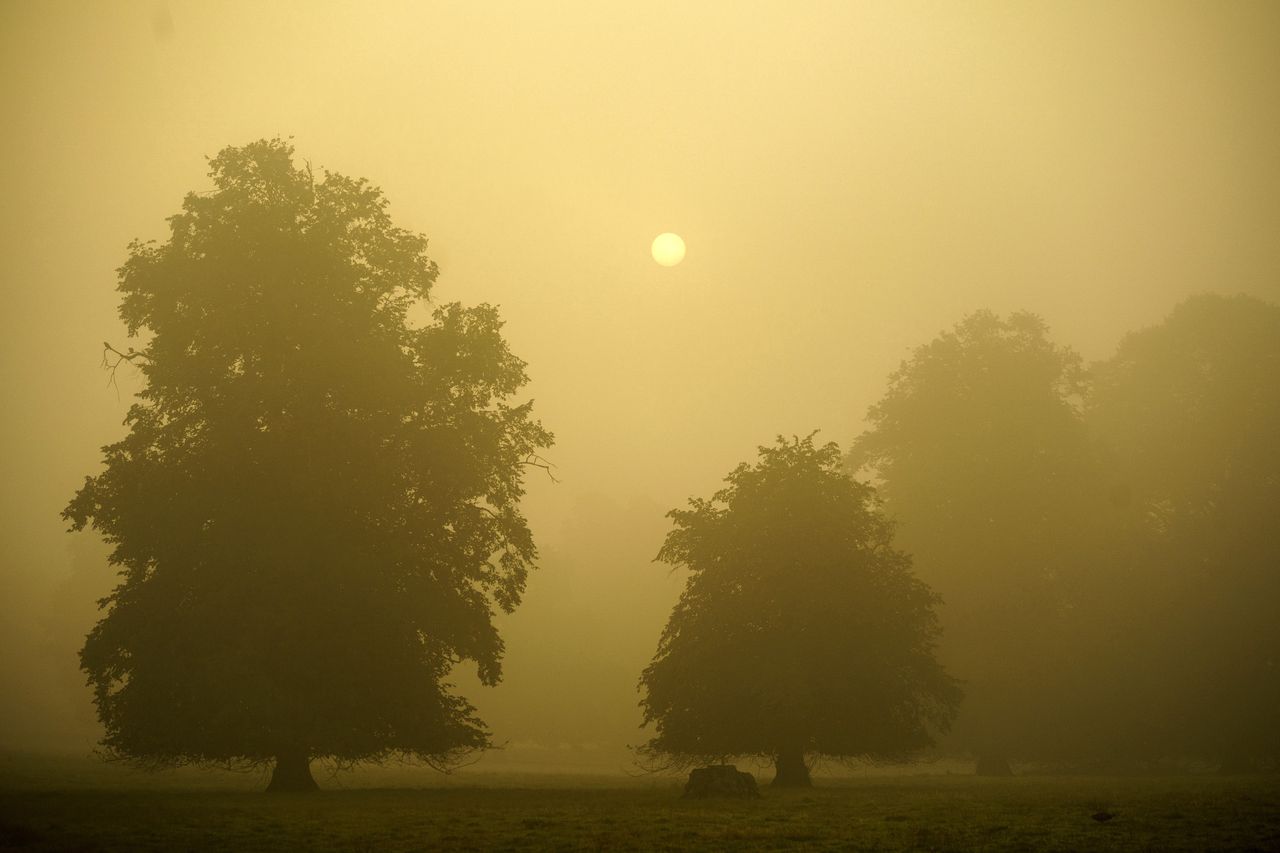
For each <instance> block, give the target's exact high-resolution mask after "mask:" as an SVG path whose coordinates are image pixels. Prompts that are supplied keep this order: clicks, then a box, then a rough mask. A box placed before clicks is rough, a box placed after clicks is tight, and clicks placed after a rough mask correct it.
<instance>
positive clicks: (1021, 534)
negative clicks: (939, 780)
mask: <svg viewBox="0 0 1280 853" xmlns="http://www.w3.org/2000/svg"><path fill="white" fill-rule="evenodd" d="M1083 378H1084V376H1083V371H1082V369H1081V367H1080V360H1079V357H1078V356H1076V355H1075V354H1074V353H1073V352H1071V351H1070V350H1068V349H1065V348H1062V347H1059V346H1056V345H1055V344H1053V343H1052V342H1051V341H1050V340H1049V338H1048V329H1047V328H1046V326H1045V324H1044V323H1043V321H1041V320H1040V319H1039V318H1038V317H1035V316H1034V315H1031V314H1025V313H1023V314H1014V315H1012V316H1010V317H1009V318H1008V319H1001V318H999V317H997V316H996V315H994V314H992V313H990V312H988V311H979V312H976V313H974V314H972V315H970V316H968V317H966V318H965V319H964V320H963V321H962V322H960V323H958V324H957V325H956V326H955V327H954V328H953V329H951V330H949V331H946V332H944V333H942V334H941V335H939V336H938V337H937V338H936V339H934V340H933V341H932V342H930V343H928V344H926V345H924V346H921V347H919V348H917V349H916V350H915V352H914V353H913V355H912V357H911V359H909V360H908V361H906V362H904V363H903V364H902V366H901V367H900V368H899V369H898V370H897V371H896V372H895V373H893V374H892V375H891V376H890V378H889V389H888V391H887V392H886V394H885V396H884V398H883V399H882V400H881V401H880V402H879V403H877V404H876V405H875V406H872V407H871V409H870V410H869V412H868V422H869V427H868V429H867V430H866V431H865V432H864V433H863V434H862V435H861V436H859V437H858V439H857V440H856V441H855V442H854V443H853V446H852V449H851V451H850V454H849V464H850V467H851V468H852V469H853V470H854V471H860V470H861V471H867V472H869V473H871V474H873V475H874V476H875V477H876V478H877V480H878V483H879V491H880V494H881V495H883V497H884V507H885V510H886V512H888V514H889V515H890V516H891V517H893V518H894V519H895V520H896V521H898V522H899V523H900V525H901V527H900V537H899V541H900V542H901V543H902V545H903V547H904V548H905V549H906V550H908V551H909V552H910V553H911V554H912V555H913V556H914V558H915V560H916V566H917V567H918V570H919V572H920V575H921V577H922V578H924V580H925V581H926V582H928V583H929V584H930V585H931V586H933V587H934V588H935V589H937V590H938V592H939V593H940V594H941V596H942V598H943V601H944V602H945V605H944V607H943V608H942V610H941V617H942V624H943V626H944V629H945V637H946V641H945V643H944V645H943V648H942V656H943V659H944V660H945V661H946V663H947V665H948V667H950V668H951V669H952V671H954V672H955V673H956V674H957V675H958V676H959V677H960V678H963V679H964V680H965V683H966V685H967V687H966V692H967V694H968V697H967V699H966V702H965V707H964V709H963V711H962V713H961V715H960V719H959V720H958V721H957V725H956V738H957V740H958V741H959V742H960V743H961V744H962V745H963V746H965V747H967V748H969V749H972V750H974V751H975V752H977V753H978V755H979V765H980V766H979V770H980V771H982V772H1007V757H1008V756H1009V755H1010V754H1012V753H1026V752H1028V751H1034V750H1038V749H1040V748H1042V747H1043V746H1044V745H1045V744H1048V743H1051V742H1053V741H1054V740H1055V739H1056V732H1051V731H1046V726H1045V721H1046V720H1048V719H1049V718H1048V717H1046V716H1045V715H1044V711H1045V709H1044V707H1043V706H1042V704H1041V702H1042V698H1043V697H1045V696H1048V695H1051V694H1053V693H1054V692H1055V691H1053V690H1051V689H1049V688H1050V687H1051V682H1053V680H1054V679H1056V678H1057V677H1058V676H1059V674H1060V671H1059V670H1057V669H1055V668H1053V667H1051V666H1047V664H1048V662H1049V661H1051V660H1054V659H1055V658H1056V657H1057V656H1058V654H1057V653H1058V651H1059V650H1060V649H1061V648H1063V646H1062V642H1063V640H1064V637H1063V632H1062V631H1060V630H1058V626H1057V621H1058V618H1059V616H1060V615H1061V614H1062V612H1063V607H1064V605H1065V604H1069V600H1068V595H1067V593H1068V590H1069V589H1070V584H1069V583H1068V581H1069V579H1070V577H1071V575H1072V572H1073V569H1074V565H1073V562H1074V560H1075V557H1076V554H1077V552H1076V550H1075V548H1074V547H1072V545H1073V542H1074V540H1075V538H1076V537H1079V536H1080V535H1081V531H1082V529H1083V528H1084V527H1085V526H1086V525H1087V523H1088V520H1089V507H1090V506H1091V504H1092V503H1093V501H1094V496H1093V494H1092V492H1091V491H1090V490H1091V488H1093V480H1092V468H1091V461H1090V460H1091V458H1092V453H1091V450H1090V446H1089V441H1088V437H1087V433H1086V430H1085V427H1084V423H1083V420H1082V418H1081V415H1080V405H1081V395H1082V394H1083V391H1084V385H1083Z"/></svg>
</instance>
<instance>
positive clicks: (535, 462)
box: [520, 453, 560, 483]
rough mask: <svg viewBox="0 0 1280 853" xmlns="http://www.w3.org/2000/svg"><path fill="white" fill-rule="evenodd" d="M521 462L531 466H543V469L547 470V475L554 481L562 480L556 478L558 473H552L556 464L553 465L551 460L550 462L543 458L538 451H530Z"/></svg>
mask: <svg viewBox="0 0 1280 853" xmlns="http://www.w3.org/2000/svg"><path fill="white" fill-rule="evenodd" d="M520 464H521V465H528V466H529V467H531V468H541V469H542V470H543V471H546V472H547V476H548V477H550V478H551V482H553V483H558V482H560V481H559V480H557V479H556V475H555V474H553V473H551V471H552V469H554V468H555V467H556V466H554V465H552V464H551V463H550V462H548V461H547V460H546V459H544V458H542V457H541V456H539V455H538V454H536V453H530V454H529V455H528V456H526V457H525V458H524V460H523V461H522V462H521V463H520Z"/></svg>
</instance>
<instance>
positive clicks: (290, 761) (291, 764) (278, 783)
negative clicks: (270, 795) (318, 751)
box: [267, 750, 320, 792]
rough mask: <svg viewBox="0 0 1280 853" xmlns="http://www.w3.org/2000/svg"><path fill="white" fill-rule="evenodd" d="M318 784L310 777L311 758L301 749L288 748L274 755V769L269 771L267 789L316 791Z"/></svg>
mask: <svg viewBox="0 0 1280 853" xmlns="http://www.w3.org/2000/svg"><path fill="white" fill-rule="evenodd" d="M319 789H320V786H319V785H317V784H316V780H315V779H312V778H311V759H310V758H308V757H307V754H306V753H305V752H303V751H301V750H289V751H286V752H281V753H280V754H278V755H277V756H276V766H275V769H274V770H272V771H271V783H270V784H269V785H267V790H268V791H272V792H275V791H285V792H294V791H318V790H319Z"/></svg>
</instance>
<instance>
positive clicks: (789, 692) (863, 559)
mask: <svg viewBox="0 0 1280 853" xmlns="http://www.w3.org/2000/svg"><path fill="white" fill-rule="evenodd" d="M726 482H727V483H728V486H727V487H725V488H723V489H721V490H720V491H718V492H716V494H715V495H714V496H713V497H712V498H711V499H710V500H703V499H693V500H691V501H690V508H689V509H684V510H673V511H672V512H671V513H669V517H670V518H672V519H673V520H674V524H675V529H674V530H672V531H671V532H670V533H669V534H668V535H667V539H666V542H665V543H664V545H663V546H662V549H661V551H660V552H659V554H658V559H659V560H660V561H663V562H666V563H669V564H671V565H672V566H676V567H680V568H684V569H687V570H688V571H689V572H690V575H689V579H688V583H687V585H686V587H685V590H684V593H683V594H682V595H681V597H680V601H679V603H678V604H677V605H676V607H675V609H674V611H673V612H672V614H671V618H670V620H669V621H668V623H667V627H666V629H665V630H664V631H663V634H662V638H661V641H660V642H659V645H658V652H657V655H656V656H655V657H654V659H653V662H652V663H650V664H649V666H648V667H647V668H646V669H645V670H644V674H643V675H642V676H641V679H640V686H641V689H642V691H643V692H644V698H643V699H642V701H641V703H640V704H641V707H642V708H643V709H644V721H645V724H646V725H649V724H651V725H652V726H653V727H654V729H655V735H654V737H653V738H652V739H651V740H650V741H649V742H648V743H647V744H645V745H644V746H643V747H642V748H641V751H642V753H643V754H645V755H647V756H649V757H650V758H653V759H667V760H674V761H676V762H685V763H687V762H689V761H692V760H698V759H722V758H726V757H728V756H734V755H751V756H759V757H764V758H767V759H770V760H772V761H774V763H775V766H776V770H777V774H776V776H775V778H774V784H775V785H784V786H791V785H807V784H809V774H808V768H807V765H806V763H805V757H806V755H817V756H831V757H841V758H853V757H876V758H889V757H905V756H907V755H909V754H910V753H912V752H913V751H915V750H918V749H920V748H922V747H925V746H928V745H929V744H930V743H931V738H930V729H931V728H932V729H945V728H946V727H947V725H948V724H949V723H950V720H951V719H952V717H953V716H954V714H955V711H956V708H957V706H958V704H959V701H960V695H961V694H960V690H959V688H958V686H957V684H956V682H955V681H954V680H953V679H952V678H950V677H949V676H948V675H947V674H946V673H945V672H944V671H943V669H942V667H941V666H940V665H939V664H938V662H937V661H936V660H935V659H934V654H933V651H934V644H935V641H936V640H937V637H938V622H937V619H936V617H935V616H934V612H933V607H934V605H935V604H936V602H937V597H936V596H935V595H933V593H931V592H930V591H929V589H928V588H927V587H926V586H925V585H924V584H923V583H921V582H920V581H919V580H918V579H917V578H916V577H915V576H914V575H913V574H912V572H911V559H910V558H909V557H908V556H907V555H906V554H903V553H902V552H900V551H896V550H894V548H893V547H892V542H891V540H892V526H891V524H890V523H889V522H888V521H887V520H886V519H885V518H884V517H883V516H882V515H881V514H880V513H879V512H878V511H877V510H876V508H875V499H874V496H873V492H872V489H871V488H870V487H869V486H866V485H864V484H861V483H858V482H855V481H854V480H852V479H851V478H850V477H848V476H847V475H846V474H845V472H844V471H843V469H842V467H841V458H840V451H839V449H838V448H837V447H836V445H835V444H827V445H824V446H821V447H815V446H814V444H813V437H812V436H809V437H807V438H803V439H799V438H797V439H794V440H792V441H786V440H784V439H782V438H779V439H778V443H777V444H776V445H775V446H773V447H761V448H760V459H759V461H758V462H757V463H756V464H755V465H754V466H749V465H747V464H745V463H744V464H742V465H740V466H738V468H736V469H735V470H734V471H733V472H732V473H731V474H730V475H729V476H728V477H727V478H726Z"/></svg>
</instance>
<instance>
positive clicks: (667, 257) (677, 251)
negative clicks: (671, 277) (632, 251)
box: [650, 231, 684, 267]
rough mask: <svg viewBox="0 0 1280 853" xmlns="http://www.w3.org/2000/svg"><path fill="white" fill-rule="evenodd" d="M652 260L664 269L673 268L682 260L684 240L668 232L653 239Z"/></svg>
mask: <svg viewBox="0 0 1280 853" xmlns="http://www.w3.org/2000/svg"><path fill="white" fill-rule="evenodd" d="M650 251H651V252H653V259H654V260H655V261H657V262H658V263H660V264H662V266H664V267H674V266H675V265H676V264H678V263H680V262H681V261H683V260H684V240H682V239H680V235H679V234H672V233H671V232H670V231H668V232H666V233H665V234H659V235H658V236H657V237H654V238H653V247H652V248H651V249H650Z"/></svg>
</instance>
